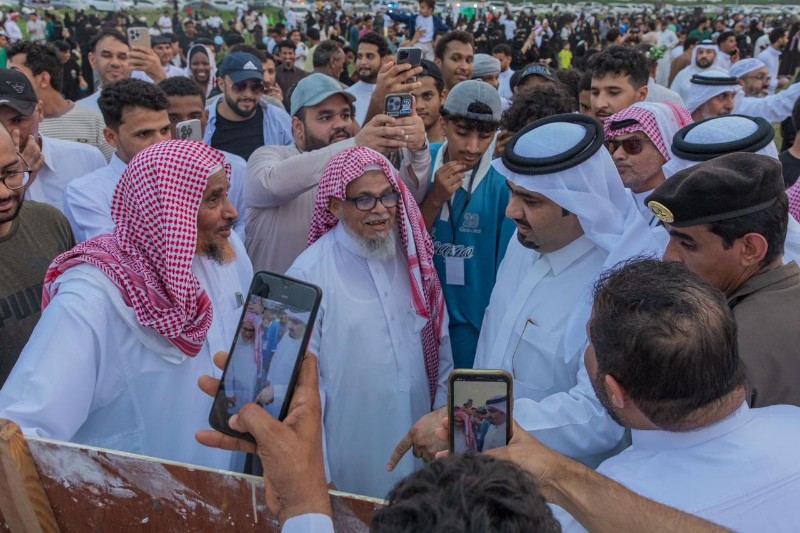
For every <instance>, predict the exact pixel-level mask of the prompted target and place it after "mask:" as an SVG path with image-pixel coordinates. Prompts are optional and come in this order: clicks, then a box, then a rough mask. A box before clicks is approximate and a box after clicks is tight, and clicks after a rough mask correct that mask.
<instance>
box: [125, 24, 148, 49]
mask: <svg viewBox="0 0 800 533" xmlns="http://www.w3.org/2000/svg"><path fill="white" fill-rule="evenodd" d="M128 45H129V46H130V47H131V48H133V47H134V46H136V47H138V48H152V45H151V44H150V30H148V29H147V28H143V27H134V28H128Z"/></svg>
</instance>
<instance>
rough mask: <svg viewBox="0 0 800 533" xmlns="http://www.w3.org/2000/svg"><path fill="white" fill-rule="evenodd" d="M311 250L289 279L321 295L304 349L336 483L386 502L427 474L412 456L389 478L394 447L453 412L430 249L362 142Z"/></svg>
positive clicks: (350, 154)
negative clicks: (442, 412)
mask: <svg viewBox="0 0 800 533" xmlns="http://www.w3.org/2000/svg"><path fill="white" fill-rule="evenodd" d="M312 76H313V74H312ZM310 77H311V76H309V78H310ZM309 78H306V80H307V79H309ZM303 81H305V80H303ZM301 83H302V82H301ZM308 244H309V246H308V248H307V249H306V251H305V252H303V253H302V254H301V255H300V256H299V257H298V258H297V260H296V261H295V262H294V264H293V265H292V267H291V268H290V269H289V270H288V272H287V275H289V276H291V277H294V278H297V279H302V280H305V281H308V282H310V283H313V284H315V285H317V286H319V287H320V288H321V289H322V293H323V294H324V295H325V296H324V297H323V299H322V303H321V305H320V308H319V312H318V314H317V320H316V323H315V324H314V326H313V328H314V333H313V335H312V336H311V342H310V344H309V350H310V351H311V352H313V353H316V354H318V355H319V365H320V367H319V368H320V376H321V379H320V382H321V383H320V384H321V387H320V388H321V389H322V390H323V391H324V405H325V409H324V413H323V421H324V427H325V438H326V442H327V452H328V454H327V459H328V465H329V467H330V474H331V482H333V483H334V484H335V485H336V486H337V487H338V488H340V489H342V490H345V491H347V492H353V493H356V494H366V495H369V496H374V497H379V498H382V497H385V496H386V494H387V493H388V491H389V489H390V488H391V487H392V485H393V484H394V483H395V482H397V481H398V480H399V479H400V478H402V477H405V476H406V475H408V474H410V473H411V472H413V471H414V470H415V469H416V468H418V467H419V466H421V462H415V461H414V460H413V459H412V458H407V459H406V460H405V461H403V462H402V463H401V464H400V465H399V468H398V469H397V470H395V471H394V472H387V470H386V463H385V461H386V456H387V455H388V454H389V453H391V450H392V447H393V446H394V445H395V444H396V443H397V441H398V440H400V439H401V438H402V437H403V435H404V434H405V432H406V431H407V429H408V428H409V427H410V426H411V425H412V424H413V423H414V422H416V421H417V420H418V419H419V418H421V417H422V416H424V415H426V414H428V413H430V412H431V410H432V409H433V408H439V407H441V406H443V405H446V404H447V377H448V375H449V374H450V371H451V370H452V368H453V361H452V355H451V351H450V340H449V336H448V328H447V311H446V310H445V306H444V295H443V294H442V288H441V285H440V283H439V278H438V276H437V275H436V269H435V268H434V265H433V243H432V242H431V239H430V236H429V235H428V233H427V232H426V231H425V227H424V223H423V220H422V215H421V214H420V212H419V208H418V207H417V202H416V200H415V199H414V197H413V196H412V194H411V192H410V191H409V190H408V189H407V188H406V187H405V185H404V184H403V181H402V180H401V179H400V177H399V176H398V174H397V171H396V170H395V169H394V167H392V166H391V164H390V163H389V161H388V160H387V159H386V158H385V157H383V156H382V155H381V154H379V153H378V152H376V151H374V150H371V149H369V148H366V147H362V146H357V147H354V148H350V149H348V150H344V151H342V152H340V153H338V154H337V155H335V156H334V157H333V158H332V159H331V160H330V162H329V163H328V165H327V167H326V168H325V171H324V173H323V174H322V178H321V179H320V180H319V187H318V188H317V194H316V203H315V205H314V213H313V216H312V219H311V227H310V229H309V237H308Z"/></svg>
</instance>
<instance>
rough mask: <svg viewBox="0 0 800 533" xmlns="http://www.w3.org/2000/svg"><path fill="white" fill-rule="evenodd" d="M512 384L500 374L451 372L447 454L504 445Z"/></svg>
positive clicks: (508, 431)
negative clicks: (448, 451)
mask: <svg viewBox="0 0 800 533" xmlns="http://www.w3.org/2000/svg"><path fill="white" fill-rule="evenodd" d="M513 383H514V378H512V377H511V374H509V373H508V372H505V371H503V370H455V371H453V373H452V374H450V379H449V387H448V407H447V416H448V418H449V422H450V453H464V452H467V451H477V452H485V451H487V450H492V449H494V448H501V447H503V446H505V445H507V444H508V442H509V441H510V440H511V430H512V426H513V423H512V420H513V418H512V412H511V411H512V408H513V404H514V401H513V400H514V395H513Z"/></svg>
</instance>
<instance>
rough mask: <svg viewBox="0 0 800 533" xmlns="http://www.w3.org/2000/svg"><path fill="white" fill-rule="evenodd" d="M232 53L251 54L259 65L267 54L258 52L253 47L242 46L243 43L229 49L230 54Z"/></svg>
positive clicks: (262, 51) (261, 51)
mask: <svg viewBox="0 0 800 533" xmlns="http://www.w3.org/2000/svg"><path fill="white" fill-rule="evenodd" d="M234 52H245V53H248V54H252V55H254V56H255V57H256V59H258V61H259V62H261V63H263V62H264V61H266V60H267V54H266V53H265V52H264V50H259V49H258V48H256V47H255V46H250V45H249V44H244V43H242V44H237V45H236V46H234V47H233V48H231V53H232V54H233V53H234Z"/></svg>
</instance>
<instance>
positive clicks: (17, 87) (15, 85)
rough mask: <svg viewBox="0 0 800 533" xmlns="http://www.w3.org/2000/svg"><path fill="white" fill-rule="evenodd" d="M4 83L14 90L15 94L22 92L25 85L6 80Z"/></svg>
mask: <svg viewBox="0 0 800 533" xmlns="http://www.w3.org/2000/svg"><path fill="white" fill-rule="evenodd" d="M6 85H8V86H9V87H11V88H12V89H14V92H16V93H17V94H22V91H24V90H25V86H24V85H23V84H21V83H17V82H15V81H7V82H6Z"/></svg>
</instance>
